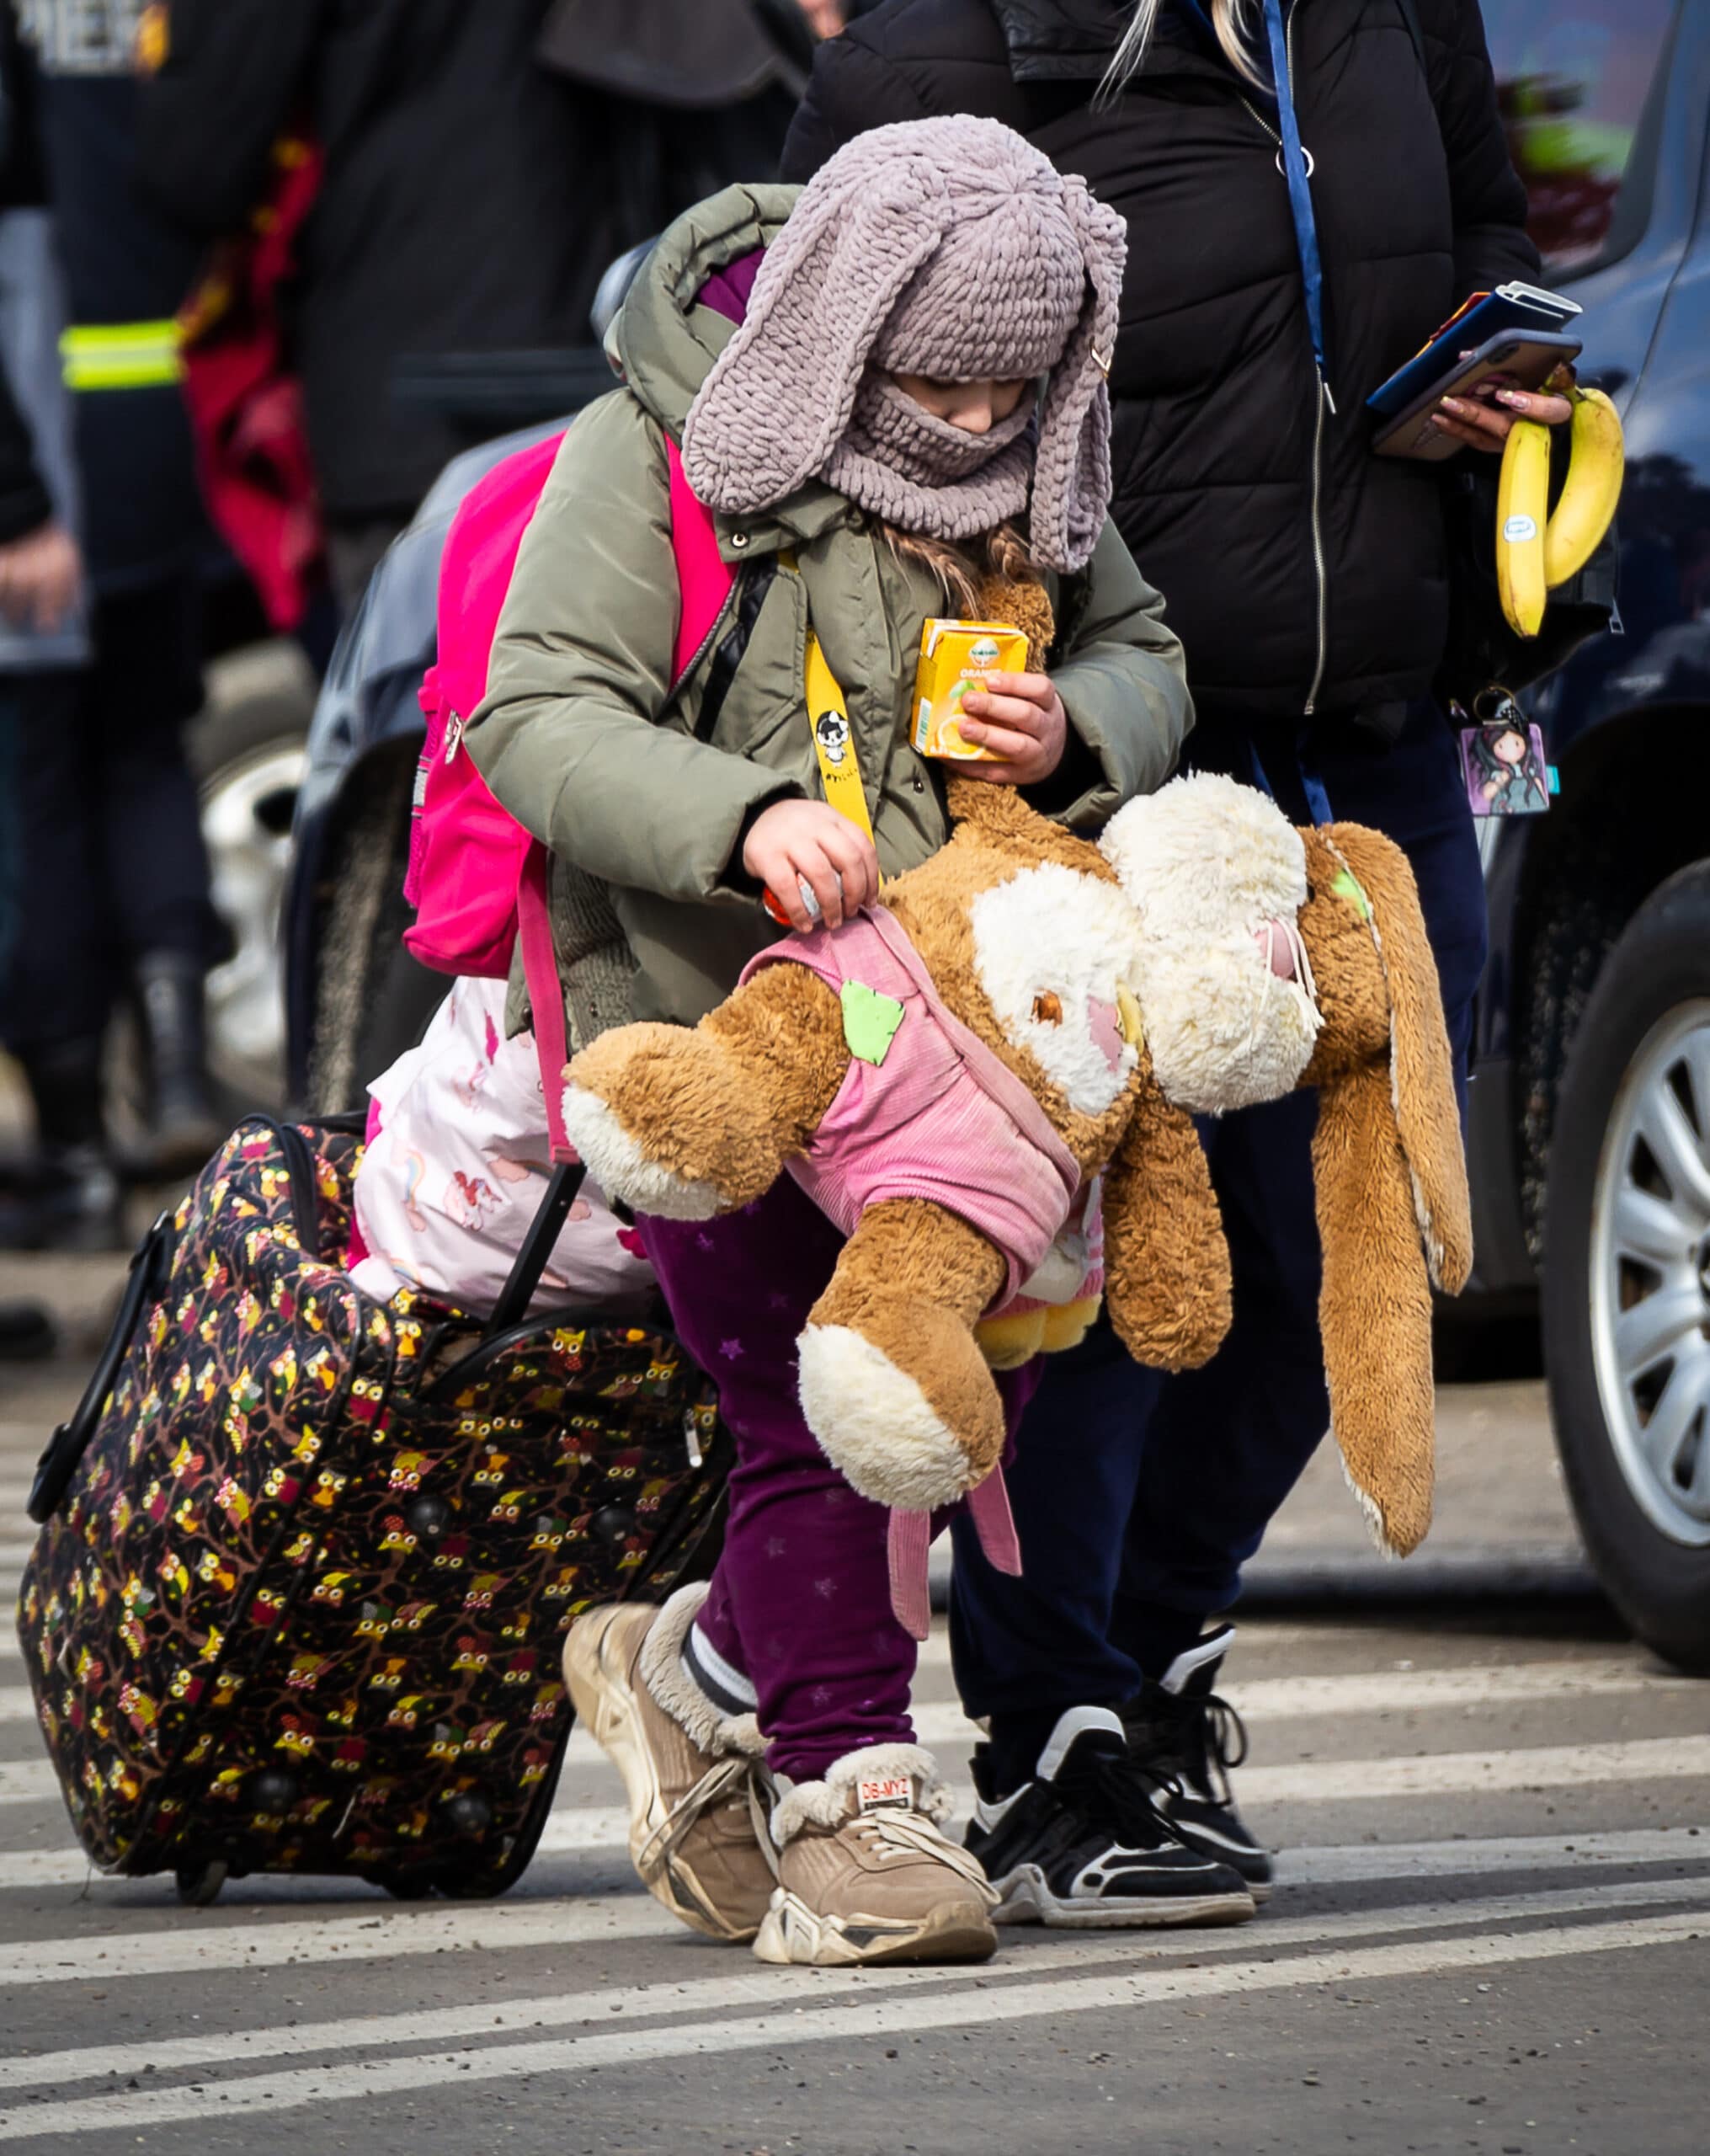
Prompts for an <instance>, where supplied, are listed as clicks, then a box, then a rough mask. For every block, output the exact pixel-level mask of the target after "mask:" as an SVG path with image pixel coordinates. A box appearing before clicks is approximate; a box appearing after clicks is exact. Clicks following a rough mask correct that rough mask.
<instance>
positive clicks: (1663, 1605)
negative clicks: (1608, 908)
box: [1543, 864, 1710, 1674]
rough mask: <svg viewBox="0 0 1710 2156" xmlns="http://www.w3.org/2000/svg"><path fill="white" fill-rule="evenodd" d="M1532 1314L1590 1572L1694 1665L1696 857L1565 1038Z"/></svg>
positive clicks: (1706, 1204)
mask: <svg viewBox="0 0 1710 2156" xmlns="http://www.w3.org/2000/svg"><path fill="white" fill-rule="evenodd" d="M1543 1324H1544V1354H1545V1362H1546V1366H1547V1369H1548V1378H1549V1390H1550V1405H1551V1409H1552V1412H1553V1417H1554V1422H1555V1428H1556V1439H1557V1444H1558V1449H1559V1450H1560V1453H1561V1459H1562V1467H1563V1471H1564V1476H1565V1477H1566V1480H1567V1485H1568V1492H1569V1497H1570V1498H1571V1499H1572V1502H1573V1506H1574V1513H1575V1516H1576V1517H1577V1518H1578V1520H1579V1530H1580V1533H1581V1534H1583V1535H1584V1537H1585V1546H1586V1549H1587V1550H1588V1551H1589V1553H1590V1557H1591V1561H1592V1563H1593V1565H1594V1566H1595V1570H1596V1572H1597V1575H1598V1577H1599V1578H1600V1580H1601V1582H1602V1583H1603V1586H1604V1588H1606V1591H1607V1593H1608V1594H1609V1596H1610V1598H1611V1601H1612V1602H1613V1603H1614V1604H1615V1605H1616V1607H1617V1609H1619V1610H1620V1612H1621V1614H1622V1616H1623V1617H1624V1618H1625V1619H1626V1620H1627V1623H1628V1624H1629V1625H1631V1626H1632V1627H1633V1630H1634V1631H1635V1632H1636V1633H1637V1634H1638V1636H1639V1637H1640V1638H1641V1639H1642V1640H1643V1641H1645V1642H1646V1643H1647V1644H1648V1645H1649V1646H1652V1647H1654V1649H1655V1650H1656V1651H1657V1652H1659V1654H1662V1655H1665V1656H1666V1657H1668V1658H1669V1659H1670V1661H1672V1662H1677V1663H1679V1664H1680V1665H1681V1667H1682V1668H1687V1669H1691V1670H1694V1671H1697V1672H1700V1673H1705V1674H1710V864H1700V865H1698V866H1697V867H1691V868H1688V869H1685V870H1682V871H1681V873H1680V874H1679V875H1677V876H1675V877H1674V878H1672V879H1671V880H1670V882H1669V883H1665V884H1664V885H1663V887H1662V889H1660V890H1659V891H1658V892H1656V893H1655V894H1654V896H1653V897H1651V898H1650V899H1649V900H1647V902H1646V903H1645V905H1643V906H1642V907H1641V908H1640V909H1639V910H1638V913H1637V914H1636V915H1634V917H1633V921H1631V922H1630V923H1629V924H1628V926H1627V929H1626V931H1624V933H1623V934H1622V937H1621V938H1620V940H1619V942H1617V944H1616V946H1615V947H1614V949H1613V950H1612V951H1611V953H1610V954H1609V958H1608V960H1607V963H1606V964H1605V966H1604V968H1603V969H1602V972H1601V974H1600V976H1599V979H1598V981H1597V985H1596V987H1595V990H1593V991H1592V995H1591V997H1590V1001H1589V1003H1588V1004H1587V1006H1586V1008H1585V1018H1584V1021H1583V1022H1582V1023H1581V1024H1580V1026H1579V1028H1578V1030H1577V1032H1576V1033H1575V1036H1574V1044H1573V1048H1572V1050H1571V1052H1570V1053H1569V1058H1568V1065H1567V1069H1566V1070H1565V1072H1564V1075H1563V1080H1562V1087H1561V1095H1560V1099H1559V1102H1558V1113H1557V1122H1556V1129H1555V1133H1554V1138H1553V1144H1552V1147H1551V1155H1550V1179H1549V1188H1548V1194H1547V1197H1546V1201H1545V1214H1544V1265H1543Z"/></svg>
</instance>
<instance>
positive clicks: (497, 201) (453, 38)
mask: <svg viewBox="0 0 1710 2156" xmlns="http://www.w3.org/2000/svg"><path fill="white" fill-rule="evenodd" d="M778 4H780V5H781V7H782V8H783V9H784V11H785V14H786V19H791V20H794V19H796V13H797V11H796V0H778ZM805 12H806V13H809V14H812V15H816V16H817V17H818V19H819V20H820V21H821V22H823V24H826V25H827V26H828V27H834V26H839V25H840V23H841V19H842V18H841V11H840V10H839V8H837V7H836V6H835V5H834V0H814V4H813V6H812V8H807V9H805ZM157 19H158V20H159V22H160V24H161V29H160V33H159V40H158V47H157V51H156V53H155V55H154V56H153V66H152V73H151V77H150V79H149V81H148V83H146V86H145V88H144V90H143V93H142V96H143V130H142V147H141V170H142V174H143V179H144V183H145V184H146V187H147V189H148V190H149V193H150V195H151V198H152V200H153V201H154V202H155V203H156V204H157V205H158V206H159V208H160V209H161V211H162V212H163V213H164V214H165V215H167V216H169V217H171V218H172V219H173V220H174V221H175V222H176V223H177V225H178V227H179V229H180V230H181V232H184V234H185V235H187V236H189V237H190V238H192V239H193V240H194V241H195V242H196V243H201V244H205V243H208V242H211V241H214V240H216V239H219V238H221V237H225V236H226V235H227V234H230V233H232V232H238V231H241V230H242V228H243V227H244V225H245V223H246V221H247V219H248V216H249V215H250V212H251V211H252V210H253V207H254V205H256V204H257V203H258V201H259V200H262V199H263V197H264V194H265V193H266V190H267V189H268V187H269V184H270V183H271V179H272V160H273V157H274V146H275V145H276V143H277V142H278V141H279V140H280V136H282V135H283V134H284V133H285V131H286V130H287V128H291V127H296V128H300V129H301V130H302V131H304V132H305V133H306V135H307V136H308V137H309V138H310V139H311V140H312V141H313V142H314V143H315V144H316V145H317V147H318V148H319V150H320V152H321V154H322V157H323V160H324V166H323V176H322V184H321V190H320V195H319V198H318V200H317V202H316V205H315V206H314V208H313V210H312V212H311V213H310V216H309V218H308V220H307V222H306V225H305V227H304V228H303V231H302V232H301V238H300V242H299V246H298V251H297V259H298V272H299V274H298V277H297V280H296V286H295V288H294V290H293V291H292V292H291V294H290V338H289V345H290V354H289V356H290V359H291V360H292V361H293V363H294V364H295V366H296V370H297V371H298V372H299V373H300V375H301V378H302V382H303V387H304V392H305V396H306V410H307V422H308V433H309V443H310V448H311V451H312V456H313V461H314V464H315V467H316V471H317V476H318V478H319V483H320V491H321V499H322V510H323V513H324V515H325V517H326V520H327V526H328V552H329V556H330V563H331V569H332V574H333V587H334V590H335V593H336V595H337V596H338V600H339V601H340V603H341V606H343V608H344V611H346V612H347V613H348V612H349V611H350V610H351V609H352V608H354V606H355V604H356V602H357V600H359V599H360V596H361V594H362V591H363V589H364V587H365V585H366V584H367V581H368V579H369V576H370V574H371V573H372V571H373V569H374V567H375V565H376V563H377V562H378V561H379V559H380V558H381V555H382V554H383V553H384V552H385V551H386V547H388V546H389V545H390V544H391V542H392V539H393V538H394V537H395V536H397V533H398V532H399V531H402V528H403V526H405V525H406V524H407V523H408V521H409V520H410V517H411V516H412V515H413V513H414V511H415V509H416V506H417V504H418V502H419V501H420V499H421V498H422V496H423V495H424V494H425V493H426V491H427V489H428V488H429V486H430V485H431V484H432V483H433V481H434V479H435V478H437V477H438V475H439V472H440V470H441V468H442V467H444V466H445V463H446V462H448V460H449V459H450V457H451V456H453V455H454V454H455V452H456V451H458V450H460V449H462V448H465V447H466V446H468V445H467V442H466V440H465V439H464V438H463V437H462V436H461V435H459V434H458V432H457V431H456V430H455V428H454V426H453V424H452V421H451V419H450V417H449V416H448V415H446V414H443V413H439V412H436V411H434V410H433V409H432V408H429V407H428V406H426V405H425V404H423V405H417V404H408V405H407V404H406V403H403V402H402V400H401V399H400V398H398V397H397V394H396V393H395V378H396V376H397V370H398V367H399V365H400V362H402V361H404V360H413V359H419V358H423V357H433V356H439V355H448V354H471V355H473V354H479V353H482V352H499V351H524V350H537V351H538V350H562V349H564V348H567V347H575V346H583V347H586V346H588V345H589V344H590V343H591V341H592V332H591V329H590V325H589V312H590V308H591V307H592V303H593V300H594V293H595V291H596V290H597V288H598V286H599V280H600V277H601V275H603V273H604V271H605V269H606V267H607V265H608V264H610V263H611V262H612V261H613V260H615V259H616V258H617V257H618V256H620V255H621V254H623V253H625V252H626V250H627V249H629V248H631V247H633V246H635V245H636V244H637V243H639V242H641V241H642V240H645V239H648V238H650V237H652V236H653V234H654V233H655V232H658V231H659V230H660V229H661V228H662V227H663V226H664V225H665V224H667V223H669V221H670V219H671V218H672V217H673V216H675V215H676V214H677V212H678V211H679V210H682V209H685V208H687V207H688V205H690V203H691V202H694V201H695V200H698V199H699V198H700V197H701V195H705V194H706V193H708V192H709V191H711V189H713V188H716V187H717V186H720V185H722V184H724V183H725V181H727V180H729V179H738V178H742V177H748V178H753V179H769V178H770V177H771V175H772V173H773V171H774V169H775V164H776V159H777V154H778V150H779V147H780V144H781V141H782V139H783V135H784V131H785V128H786V125H787V124H788V120H789V115H790V112H791V105H792V99H791V95H790V94H789V93H788V91H787V90H786V88H783V87H782V86H783V85H784V84H785V83H789V82H794V83H796V84H797V85H799V83H800V80H801V72H800V69H799V68H797V69H796V70H795V71H794V72H791V67H790V62H789V61H788V58H787V56H786V54H785V53H784V52H783V51H781V50H780V44H779V40H777V39H776V38H775V37H774V36H772V35H770V34H769V33H768V32H767V31H766V30H765V29H764V25H763V24H762V23H761V22H760V20H759V16H758V15H757V13H756V11H755V9H754V7H753V6H752V5H751V0H697V4H695V5H693V6H690V5H689V4H687V0H677V3H676V4H673V5H672V6H670V7H669V8H647V9H639V8H633V7H631V6H627V5H623V4H620V0H482V4H481V5H480V6H478V7H473V6H471V5H470V4H469V0H292V4H291V5H290V6H288V7H281V6H280V4H279V0H165V4H164V5H162V6H161V7H160V8H158V9H157ZM811 50H812V47H811V42H810V43H809V44H808V45H807V49H806V51H804V53H803V55H802V59H803V61H805V59H806V58H807V56H808V55H809V54H811ZM685 55H686V56H698V60H696V61H695V64H694V65H691V64H690V59H689V58H688V57H685Z"/></svg>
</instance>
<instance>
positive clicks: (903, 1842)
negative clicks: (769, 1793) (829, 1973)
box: [754, 1744, 998, 1968]
mask: <svg viewBox="0 0 1710 2156" xmlns="http://www.w3.org/2000/svg"><path fill="white" fill-rule="evenodd" d="M777 1787H778V1789H779V1790H780V1799H779V1802H778V1805H777V1807H776V1809H775V1811H774V1812H773V1814H772V1838H773V1839H774V1841H775V1843H776V1844H777V1846H778V1885H777V1889H776V1892H775V1893H774V1894H773V1896H772V1905H771V1907H770V1909H768V1910H767V1912H766V1916H765V1920H764V1923H763V1924H761V1926H760V1929H759V1937H758V1938H757V1939H756V1940H754V1952H755V1953H756V1955H758V1956H759V1959H760V1960H761V1961H795V1962H803V1963H807V1964H810V1965H812V1966H813V1967H820V1968H845V1967H850V1966H851V1965H853V1964H855V1963H857V1962H874V1961H986V1960H988V1958H989V1957H990V1956H991V1955H992V1954H993V1953H994V1952H995V1951H996V1950H997V1945H998V1935H997V1934H996V1932H995V1931H994V1930H993V1929H992V1917H991V1911H992V1907H993V1904H994V1903H995V1902H996V1900H997V1898H998V1897H997V1896H996V1895H995V1894H994V1892H992V1889H991V1887H989V1886H988V1884H987V1881H986V1875H985V1873H984V1872H983V1870H981V1868H980V1863H979V1860H978V1858H977V1857H974V1856H971V1855H970V1854H968V1852H967V1850H966V1849H962V1848H959V1847H958V1846H957V1844H956V1843H954V1842H952V1841H950V1840H948V1839H947V1838H946V1837H945V1835H944V1834H943V1833H940V1830H939V1826H938V1822H939V1821H940V1819H941V1818H943V1817H945V1816H946V1814H947V1813H948V1812H949V1810H950V1792H949V1790H947V1789H946V1787H945V1785H944V1784H943V1782H942V1781H940V1779H939V1774H938V1769H937V1767H936V1766H935V1764H934V1763H933V1759H932V1756H931V1754H930V1753H927V1752H923V1751H921V1750H920V1749H919V1747H918V1746H916V1745H913V1744H870V1745H867V1746H866V1747H864V1748H862V1749H861V1750H860V1751H859V1752H850V1753H845V1755H844V1757H843V1758H841V1759H839V1761H838V1762H837V1763H836V1764H835V1765H834V1767H832V1768H831V1769H830V1770H829V1772H828V1774H826V1777H825V1779H824V1780H823V1781H813V1782H796V1783H795V1784H793V1785H791V1784H789V1783H786V1782H785V1781H783V1780H781V1779H780V1781H779V1782H778V1784H777Z"/></svg>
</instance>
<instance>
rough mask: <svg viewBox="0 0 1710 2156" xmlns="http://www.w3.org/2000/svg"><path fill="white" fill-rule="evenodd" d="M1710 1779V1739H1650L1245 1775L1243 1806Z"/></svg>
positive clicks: (1326, 1763) (1311, 1763)
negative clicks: (1594, 1783)
mask: <svg viewBox="0 0 1710 2156" xmlns="http://www.w3.org/2000/svg"><path fill="white" fill-rule="evenodd" d="M1696 1775H1703V1776H1706V1777H1710V1737H1641V1738H1638V1739H1636V1740H1634V1741H1633V1742H1629V1743H1616V1744H1547V1745H1538V1746H1528V1747H1525V1748H1521V1749H1519V1750H1516V1751H1510V1752H1427V1753H1423V1754H1422V1755H1420V1757H1419V1758H1410V1759H1397V1758H1389V1759H1313V1760H1308V1761H1304V1762H1302V1764H1298V1765H1293V1766H1286V1767H1244V1768H1243V1769H1242V1770H1241V1803H1242V1805H1243V1806H1247V1805H1249V1803H1250V1804H1252V1805H1255V1806H1257V1805H1264V1804H1288V1803H1308V1804H1328V1803H1334V1802H1340V1801H1344V1800H1345V1799H1348V1798H1360V1799H1369V1798H1381V1797H1389V1796H1487V1795H1489V1794H1490V1793H1492V1792H1493V1791H1495V1790H1522V1789H1562V1788H1566V1787H1568V1786H1569V1785H1574V1784H1577V1783H1591V1782H1627V1781H1633V1782H1643V1781H1675V1780H1684V1779H1687V1778H1690V1777H1692V1776H1696Z"/></svg>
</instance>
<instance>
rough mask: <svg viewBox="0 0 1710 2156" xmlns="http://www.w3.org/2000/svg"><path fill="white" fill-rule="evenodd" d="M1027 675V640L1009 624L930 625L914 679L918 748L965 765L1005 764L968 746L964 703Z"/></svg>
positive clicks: (915, 734)
mask: <svg viewBox="0 0 1710 2156" xmlns="http://www.w3.org/2000/svg"><path fill="white" fill-rule="evenodd" d="M1026 671H1027V639H1026V638H1025V636H1024V635H1023V634H1022V632H1021V631H1020V629H1012V628H1011V627H1009V623H1008V622H928V623H927V624H926V627H925V628H924V630H923V631H922V632H921V636H920V664H919V666H918V667H917V668H916V669H915V673H914V746H915V747H916V748H917V749H918V750H919V751H920V754H921V755H923V756H947V757H951V758H952V759H955V760H959V761H961V762H962V763H982V764H993V763H997V762H999V761H1000V759H999V758H998V757H997V756H994V755H993V753H992V751H991V750H989V749H984V748H978V747H976V745H975V744H973V743H972V741H964V740H963V739H962V735H961V734H960V732H959V731H958V730H957V728H956V715H957V713H958V712H960V711H961V709H962V698H963V697H964V696H966V695H967V692H968V691H969V690H970V689H983V688H984V686H986V683H987V681H988V679H989V678H990V677H991V675H994V674H1025V672H1026Z"/></svg>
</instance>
